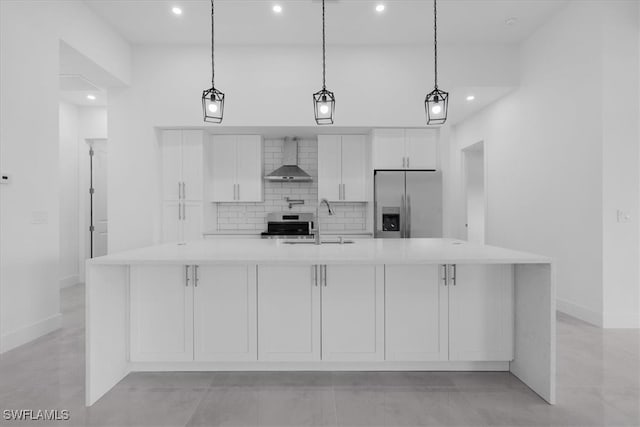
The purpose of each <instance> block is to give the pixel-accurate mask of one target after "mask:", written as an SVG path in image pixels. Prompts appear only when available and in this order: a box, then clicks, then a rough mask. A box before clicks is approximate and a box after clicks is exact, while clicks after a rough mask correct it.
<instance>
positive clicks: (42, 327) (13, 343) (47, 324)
mask: <svg viewBox="0 0 640 427" xmlns="http://www.w3.org/2000/svg"><path fill="white" fill-rule="evenodd" d="M61 323H62V315H61V314H60V313H58V314H56V315H53V316H51V317H48V318H46V319H43V320H40V321H39V322H36V323H33V324H31V325H29V326H25V327H23V328H20V329H18V330H17V331H13V332H9V333H8V334H4V335H2V337H0V354H2V353H6V352H7V351H9V350H13V349H14V348H16V347H20V346H21V345H23V344H26V343H28V342H30V341H33V340H35V339H36V338H40V337H41V336H43V335H46V334H48V333H49V332H53V331H55V330H56V329H59V328H60V325H61Z"/></svg>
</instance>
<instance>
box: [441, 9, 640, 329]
mask: <svg viewBox="0 0 640 427" xmlns="http://www.w3.org/2000/svg"><path fill="white" fill-rule="evenodd" d="M633 7H637V4H636V3H635V2H616V1H610V2H603V1H589V2H583V1H575V2H571V3H569V4H568V5H567V6H566V7H565V8H563V9H562V10H561V11H559V12H558V13H557V14H556V15H555V16H554V17H552V18H551V19H550V21H549V22H547V23H546V24H545V25H544V26H543V27H541V28H540V29H539V30H538V31H537V32H536V33H534V34H533V35H532V36H531V37H530V38H529V39H527V40H526V41H525V42H524V43H523V44H522V47H521V67H522V69H521V76H522V79H521V82H522V84H521V87H520V88H519V89H518V90H517V91H515V92H514V93H512V94H510V95H508V96H507V97H505V98H504V99H502V100H500V101H498V102H497V103H495V104H494V105H492V106H490V107H488V108H486V109H485V110H483V111H482V112H481V113H480V114H478V115H476V116H475V117H473V118H471V119H469V120H466V121H465V122H463V123H461V124H459V125H458V126H456V128H455V129H454V132H453V137H452V141H453V142H452V146H451V152H450V156H451V158H452V160H451V164H450V167H451V170H452V173H451V176H452V181H453V183H452V186H451V187H450V191H452V192H453V193H454V194H457V196H454V202H453V203H454V206H455V210H456V211H457V217H456V218H457V219H456V224H455V225H454V226H453V227H452V228H451V231H452V233H454V234H456V235H458V236H460V235H462V234H461V232H462V230H461V224H463V221H464V220H463V215H464V212H463V204H462V202H463V200H462V197H463V195H462V194H461V192H460V188H461V187H460V185H459V176H460V150H461V149H462V148H464V147H465V146H467V145H470V144H472V143H475V142H477V141H480V140H484V141H485V146H486V147H485V148H486V151H487V158H488V159H487V162H488V186H487V195H488V229H487V243H488V244H494V245H498V246H506V247H512V248H515V249H521V250H525V251H531V252H537V253H541V254H544V255H548V256H551V257H553V258H554V261H555V266H556V280H557V284H558V286H557V290H558V291H557V298H558V309H559V310H560V311H564V312H567V313H569V314H571V315H573V316H576V317H578V318H581V319H583V320H585V321H588V322H590V323H593V324H596V325H600V326H602V325H604V326H612V325H614V324H615V326H617V327H623V326H624V327H638V325H637V323H636V322H635V320H637V319H638V313H639V305H638V304H637V302H638V296H637V293H638V268H637V260H638V241H639V239H638V238H637V236H638V230H637V213H636V212H637V206H638V197H639V194H640V188H639V187H638V182H639V179H638V170H639V166H640V163H639V162H638V161H637V159H638V134H637V126H636V125H635V123H634V121H635V117H637V109H638V98H637V96H636V94H637V93H638V87H637V86H638V69H637V63H638V57H637V55H638V47H637V45H636V43H637V37H636V35H635V33H633V34H632V35H630V34H631V33H630V32H629V29H628V27H629V25H630V24H629V23H628V21H629V19H628V18H627V19H625V18H624V16H625V15H628V14H629V12H630V10H629V9H628V8H633ZM631 15H632V17H635V16H637V13H636V12H635V10H634V11H633V13H632V14H631ZM632 19H633V18H632ZM613 27H623V28H626V29H623V28H619V29H618V30H616V31H613ZM635 29H636V31H637V27H635ZM612 45H615V48H613V46H612ZM617 209H623V210H624V209H626V210H628V211H629V212H630V213H632V214H633V216H632V218H633V220H632V223H629V224H620V223H617V219H616V210H617ZM625 295H626V300H625V301H624V302H623V300H622V299H623V298H625ZM620 311H624V313H625V314H624V316H623V317H624V318H622V317H620V318H618V319H616V321H615V323H613V322H612V319H611V318H609V317H608V316H609V313H620Z"/></svg>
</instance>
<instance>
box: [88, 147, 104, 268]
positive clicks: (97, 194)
mask: <svg viewBox="0 0 640 427" xmlns="http://www.w3.org/2000/svg"><path fill="white" fill-rule="evenodd" d="M87 143H88V145H89V156H88V161H89V191H88V192H87V194H88V195H89V200H88V203H87V207H88V212H87V215H88V219H89V233H88V238H89V241H88V245H87V248H88V250H89V254H88V257H89V258H95V257H98V256H103V255H106V254H107V252H108V246H107V237H108V233H109V221H108V217H107V140H106V139H92V140H87Z"/></svg>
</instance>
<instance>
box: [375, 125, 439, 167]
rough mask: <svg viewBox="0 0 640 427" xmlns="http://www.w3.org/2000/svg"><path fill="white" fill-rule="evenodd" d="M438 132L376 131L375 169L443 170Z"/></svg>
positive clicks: (424, 130) (429, 130)
mask: <svg viewBox="0 0 640 427" xmlns="http://www.w3.org/2000/svg"><path fill="white" fill-rule="evenodd" d="M436 132H437V131H434V130H432V129H375V130H374V131H373V168H374V169H439V164H440V162H439V157H438V138H437V133H436Z"/></svg>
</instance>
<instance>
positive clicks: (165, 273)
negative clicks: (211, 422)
mask: <svg viewBox="0 0 640 427" xmlns="http://www.w3.org/2000/svg"><path fill="white" fill-rule="evenodd" d="M130 301H131V312H130V314H131V351H130V357H131V360H132V361H134V362H177V361H193V360H197V361H225V362H233V361H246V360H256V359H257V353H256V340H257V336H256V317H255V316H256V280H255V266H247V265H244V266H224V265H221V266H201V267H199V266H193V265H190V266H184V265H183V266H155V265H154V266H132V267H131V276H130Z"/></svg>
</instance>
